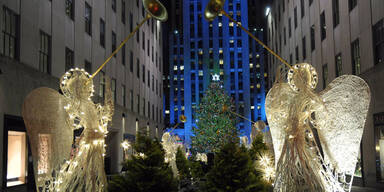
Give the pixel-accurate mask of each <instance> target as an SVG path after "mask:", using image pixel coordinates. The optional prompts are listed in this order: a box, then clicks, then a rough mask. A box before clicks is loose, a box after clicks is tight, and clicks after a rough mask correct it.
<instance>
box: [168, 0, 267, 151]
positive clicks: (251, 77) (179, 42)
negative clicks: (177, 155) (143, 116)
mask: <svg viewBox="0 0 384 192" xmlns="http://www.w3.org/2000/svg"><path fill="white" fill-rule="evenodd" d="M207 3H208V0H184V1H174V2H173V3H172V6H171V8H172V9H175V11H173V12H175V13H172V14H176V15H171V17H170V19H171V24H170V25H171V27H170V28H169V39H168V41H169V47H168V49H169V61H168V63H169V74H167V79H166V81H167V83H168V87H167V90H169V95H168V96H167V99H169V100H168V101H166V102H165V103H166V104H167V106H166V107H165V111H164V113H165V114H164V115H165V119H166V121H168V120H169V122H170V124H169V127H172V125H176V124H177V123H178V121H179V120H178V119H179V116H180V115H185V116H186V117H187V122H186V123H185V124H180V126H178V128H177V129H176V130H174V131H173V133H175V134H177V135H178V136H179V137H180V138H181V139H182V140H184V142H185V143H186V144H190V142H191V141H190V136H191V135H192V127H196V121H198V119H196V118H195V117H196V111H197V110H196V109H197V107H198V104H199V102H200V99H201V98H202V97H203V95H204V91H205V89H206V88H207V87H208V85H209V84H210V82H211V81H212V75H220V80H221V81H222V82H223V85H224V88H225V90H226V92H227V93H228V94H229V95H230V96H231V98H232V99H233V102H234V104H235V109H236V112H237V113H239V114H241V115H243V116H244V117H246V118H248V119H252V120H256V121H257V120H265V112H264V100H265V89H264V66H263V64H262V63H263V58H264V57H263V53H262V49H261V47H260V46H258V45H257V44H256V42H254V41H251V40H249V37H248V35H247V34H246V33H245V32H243V31H242V30H241V29H240V28H238V27H236V24H235V23H233V22H230V21H229V20H228V19H227V18H226V17H223V16H219V17H218V18H216V19H215V20H214V21H212V22H207V21H206V20H205V18H204V9H205V7H206V5H207ZM178 8H179V9H178ZM224 9H225V10H226V11H227V13H229V14H230V15H231V16H232V17H233V18H234V19H235V20H237V21H239V22H241V24H242V25H243V26H244V27H246V28H248V5H247V1H240V0H227V1H226V3H225V6H224ZM242 13H245V14H242ZM177 14H179V15H177ZM254 33H257V31H254ZM257 35H258V36H259V37H261V38H262V33H257ZM250 60H251V61H250ZM256 66H259V68H256ZM258 87H260V88H258ZM237 126H238V128H239V131H240V135H250V133H251V127H252V125H251V123H250V122H249V121H245V120H243V119H238V125H237Z"/></svg>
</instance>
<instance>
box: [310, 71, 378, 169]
mask: <svg viewBox="0 0 384 192" xmlns="http://www.w3.org/2000/svg"><path fill="white" fill-rule="evenodd" d="M319 96H320V97H321V98H322V100H323V102H324V105H325V109H324V110H321V111H320V112H316V124H317V125H318V126H317V127H318V133H319V138H320V142H321V145H322V148H323V151H324V156H325V161H326V163H331V164H332V165H333V167H334V168H336V171H337V172H338V173H347V174H353V173H354V170H355V166H356V162H357V156H358V153H359V148H360V141H361V137H362V135H363V130H364V124H365V120H366V117H367V112H368V107H369V102H370V98H371V95H370V90H369V87H368V85H367V83H365V81H364V80H363V79H361V78H360V77H357V76H354V75H344V76H341V77H338V78H336V79H335V80H333V81H332V82H331V83H330V84H329V86H328V87H327V88H326V89H325V90H323V91H322V92H320V93H319Z"/></svg>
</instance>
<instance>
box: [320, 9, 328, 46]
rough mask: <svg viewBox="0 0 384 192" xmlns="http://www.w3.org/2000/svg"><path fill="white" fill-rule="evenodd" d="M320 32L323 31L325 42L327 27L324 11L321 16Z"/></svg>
mask: <svg viewBox="0 0 384 192" xmlns="http://www.w3.org/2000/svg"><path fill="white" fill-rule="evenodd" d="M320 30H321V40H322V41H323V40H324V39H325V38H326V37H327V25H326V23H325V14H324V11H323V12H322V13H321V14H320Z"/></svg>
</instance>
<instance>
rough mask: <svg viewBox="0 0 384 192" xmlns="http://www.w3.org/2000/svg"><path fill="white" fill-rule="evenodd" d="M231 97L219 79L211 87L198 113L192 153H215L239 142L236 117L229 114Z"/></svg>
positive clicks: (202, 100) (215, 79)
mask: <svg viewBox="0 0 384 192" xmlns="http://www.w3.org/2000/svg"><path fill="white" fill-rule="evenodd" d="M231 107H232V102H231V99H230V97H229V96H228V95H227V94H226V93H225V90H224V88H223V87H222V85H221V83H219V82H218V78H217V76H216V78H215V75H214V81H213V82H212V83H211V84H210V85H209V87H208V89H207V90H206V92H205V95H204V97H203V98H202V99H201V101H200V104H199V107H198V109H197V113H196V119H197V122H196V125H197V128H193V130H192V131H193V133H194V136H192V138H191V139H192V145H191V147H192V148H191V151H192V152H199V153H213V152H217V151H218V150H219V149H220V147H221V146H223V145H224V144H226V143H228V142H230V141H238V131H237V128H236V123H235V116H234V115H233V114H232V113H230V112H229V110H231Z"/></svg>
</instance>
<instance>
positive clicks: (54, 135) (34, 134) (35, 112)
mask: <svg viewBox="0 0 384 192" xmlns="http://www.w3.org/2000/svg"><path fill="white" fill-rule="evenodd" d="M67 104H68V99H67V98H65V97H64V96H63V95H60V94H59V93H58V92H57V91H56V90H53V89H51V88H47V87H41V88H38V89H35V90H33V91H32V92H31V93H30V94H29V95H28V96H27V97H26V98H25V100H24V104H23V109H22V115H23V118H24V122H25V125H26V128H27V134H28V138H29V141H30V144H31V145H30V146H31V150H32V157H33V159H34V161H33V168H34V173H35V178H36V179H37V184H38V182H39V179H38V178H39V177H45V176H47V177H49V176H50V173H51V172H52V170H53V169H55V168H56V167H55V166H58V165H59V164H61V163H63V160H64V159H69V157H70V151H71V145H72V140H73V130H72V128H71V126H70V125H69V124H68V122H67V121H66V119H67V118H68V114H67V113H66V111H65V109H64V107H65V106H66V105H67ZM40 182H43V179H41V181H40Z"/></svg>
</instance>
